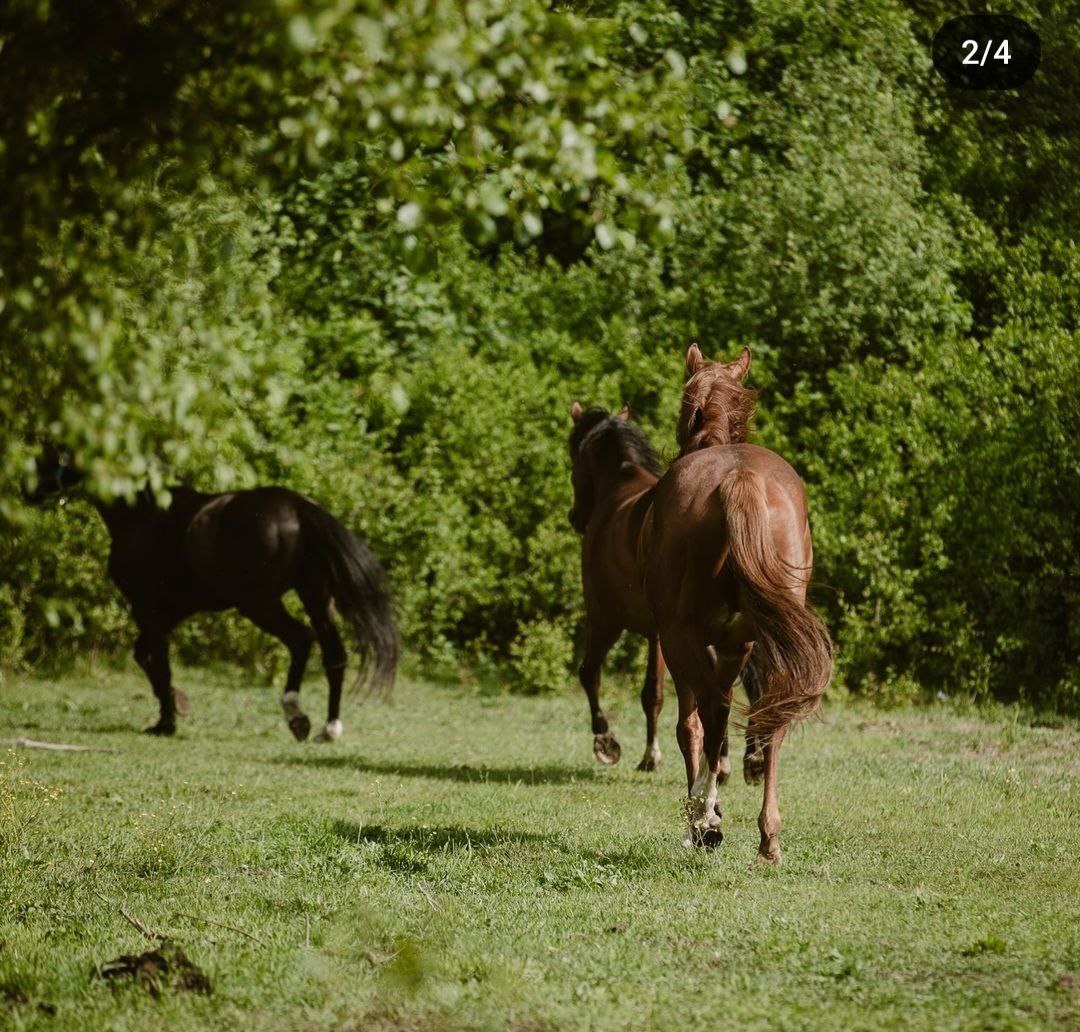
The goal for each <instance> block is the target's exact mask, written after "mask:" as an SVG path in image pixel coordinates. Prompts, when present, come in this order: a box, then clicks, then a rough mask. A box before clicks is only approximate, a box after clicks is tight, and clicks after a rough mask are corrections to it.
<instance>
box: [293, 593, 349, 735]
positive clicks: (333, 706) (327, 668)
mask: <svg viewBox="0 0 1080 1032" xmlns="http://www.w3.org/2000/svg"><path fill="white" fill-rule="evenodd" d="M300 600H301V601H302V602H303V603H304V610H305V611H306V612H307V615H308V616H309V617H310V618H311V626H312V627H314V628H315V637H316V638H318V639H319V650H320V651H321V652H322V662H323V670H324V672H325V673H326V682H327V684H328V685H329V696H328V702H327V707H326V726H325V727H324V728H323V729H322V730H321V731H320V732H319V733H318V734H317V735H316V736H315V741H316V742H336V741H337V740H338V739H339V738H340V737H341V733H342V731H344V729H345V728H344V725H343V724H342V723H341V686H342V683H343V682H344V680H345V664H346V662H347V660H348V656H347V654H346V652H345V646H344V645H343V644H342V641H341V635H340V634H339V633H338V629H337V625H336V624H335V623H334V612H333V607H332V604H331V600H330V594H329V592H327V591H325V590H303V591H301V592H300Z"/></svg>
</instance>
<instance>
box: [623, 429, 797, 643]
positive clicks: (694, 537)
mask: <svg viewBox="0 0 1080 1032" xmlns="http://www.w3.org/2000/svg"><path fill="white" fill-rule="evenodd" d="M737 488H741V492H742V496H743V497H744V498H748V499H750V501H751V509H752V510H753V511H754V512H755V513H756V516H752V517H751V518H756V519H757V520H758V521H760V526H761V529H762V531H763V532H764V533H766V534H767V536H768V537H769V538H770V539H771V541H772V547H773V549H774V550H775V552H776V553H777V554H778V555H779V556H780V557H781V558H782V559H783V561H784V562H785V563H786V564H788V565H789V566H791V567H793V568H798V569H805V570H806V574H805V577H806V579H807V580H808V579H809V565H810V562H811V561H812V560H811V556H812V552H811V550H810V538H809V526H808V523H807V511H806V492H805V489H804V487H803V483H802V480H801V479H800V477H799V475H798V474H797V473H796V472H795V470H794V469H792V467H791V466H790V465H789V464H788V463H787V462H786V461H785V460H784V459H783V458H782V457H781V456H779V455H777V454H776V452H773V451H770V450H769V449H767V448H762V447H760V446H758V445H754V444H731V445H714V446H712V447H708V448H703V449H700V450H698V451H694V452H690V453H689V454H687V455H685V456H683V457H681V458H679V459H677V460H676V461H675V462H674V463H672V465H671V467H670V468H669V470H668V471H667V473H666V474H665V475H664V477H663V478H661V480H660V483H659V484H658V485H657V490H656V495H655V499H654V503H653V511H652V520H651V524H650V525H649V526H648V527H647V533H648V536H649V540H648V541H647V542H643V553H645V554H647V555H648V565H647V581H648V590H649V594H650V596H651V597H652V599H653V601H654V607H656V606H657V605H658V606H659V609H660V610H661V611H662V612H663V613H665V614H667V617H669V618H672V619H680V620H681V619H684V618H686V617H688V616H689V615H690V614H691V613H693V612H698V613H700V614H701V616H702V618H705V614H706V613H708V612H711V611H712V610H714V609H716V608H717V607H719V611H720V612H727V613H728V614H729V615H730V614H734V612H735V611H736V608H737V605H736V584H735V581H734V580H733V579H732V576H731V571H730V569H728V568H727V563H726V556H727V554H728V548H729V538H728V522H729V519H730V513H729V511H728V510H729V508H730V506H731V504H732V498H733V497H734V492H735V490H736V489H737ZM754 499H759V501H754ZM657 616H658V620H660V616H661V613H659V612H658V613H657ZM660 622H663V620H660Z"/></svg>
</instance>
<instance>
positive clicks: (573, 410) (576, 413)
mask: <svg viewBox="0 0 1080 1032" xmlns="http://www.w3.org/2000/svg"><path fill="white" fill-rule="evenodd" d="M583 415H585V410H584V409H583V408H582V407H581V402H580V401H575V402H574V404H573V405H571V406H570V418H571V419H572V420H573V421H574V422H575V423H577V422H579V421H580V419H581V417H582V416H583Z"/></svg>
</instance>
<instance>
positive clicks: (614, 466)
mask: <svg viewBox="0 0 1080 1032" xmlns="http://www.w3.org/2000/svg"><path fill="white" fill-rule="evenodd" d="M570 416H571V419H572V420H573V428H572V429H571V432H570V462H571V480H572V482H573V488H574V504H573V508H571V510H570V514H569V518H570V524H571V526H573V528H574V529H575V530H576V531H577V532H578V533H579V534H580V535H581V582H582V587H583V589H584V596H585V657H584V659H583V660H582V663H581V666H580V667H579V669H578V676H579V678H580V680H581V686H582V688H584V690H585V695H586V696H587V698H588V700H589V712H590V715H591V718H592V731H593V753H594V755H595V756H596V758H597V760H599V761H600V762H601V763H604V764H612V763H618V761H619V757H620V756H621V755H622V747H621V746H620V745H619V742H618V740H617V739H616V738H615V736H614V735H613V734H612V733H611V731H610V730H609V728H608V720H607V716H606V715H605V714H604V711H603V710H602V709H601V708H600V669H601V667H602V665H603V662H604V659H605V657H606V656H607V654H608V652H610V651H611V648H612V646H613V645H614V644H615V642H616V641H618V639H619V636H620V635H621V634H622V633H623V631H626V630H629V631H633V632H634V633H635V634H640V635H642V636H643V637H644V638H645V639H646V640H647V641H648V643H649V657H648V662H647V665H646V668H645V684H644V686H643V687H642V689H641V707H642V709H643V710H644V711H645V755H644V756H643V757H642V760H641V762H640V763H639V764H638V768H637V769H638V770H646V771H652V770H656V769H657V767H659V765H660V756H661V753H660V743H659V741H658V739H657V734H656V725H657V721H658V720H659V718H660V711H661V709H662V708H663V705H664V657H663V655H662V654H661V652H660V643H659V640H658V638H657V633H656V625H655V623H654V621H653V618H652V613H651V612H650V610H649V607H648V603H647V602H646V600H645V596H644V592H643V591H642V582H641V577H640V576H639V571H638V568H637V562H638V559H637V535H638V532H639V531H640V529H641V521H642V517H643V514H644V512H645V511H646V509H647V507H648V504H649V501H650V498H651V496H652V491H653V488H654V487H655V486H656V482H657V480H658V479H659V477H660V463H659V460H658V459H657V457H656V452H655V451H654V450H653V447H652V445H651V444H650V443H649V440H648V438H647V437H646V436H645V434H644V433H643V432H642V431H641V429H640V428H639V427H637V426H635V425H634V424H633V423H631V422H630V421H629V420H630V410H629V408H627V407H624V408H623V410H622V411H621V412H619V413H618V414H617V415H616V416H611V415H610V413H608V412H607V411H605V410H604V409H600V408H591V409H589V410H588V411H586V410H585V409H584V408H583V406H582V405H581V404H580V403H579V402H576V401H575V402H574V404H573V405H572V406H571V408H570ZM609 442H610V446H609ZM594 443H595V444H596V447H593V444H594Z"/></svg>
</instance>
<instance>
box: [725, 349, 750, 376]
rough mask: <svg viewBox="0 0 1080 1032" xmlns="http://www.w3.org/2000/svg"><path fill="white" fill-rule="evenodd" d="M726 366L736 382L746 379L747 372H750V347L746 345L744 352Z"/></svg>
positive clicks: (729, 374)
mask: <svg viewBox="0 0 1080 1032" xmlns="http://www.w3.org/2000/svg"><path fill="white" fill-rule="evenodd" d="M724 368H725V369H726V370H727V374H728V376H730V377H731V378H732V379H733V380H735V381H736V382H738V383H742V381H743V380H745V379H746V374H747V373H748V372H750V349H749V348H745V347H744V348H743V349H742V354H741V355H740V356H739V357H738V358H737V359H735V361H734V362H732V363H731V364H730V365H727V366H725V367H724Z"/></svg>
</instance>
